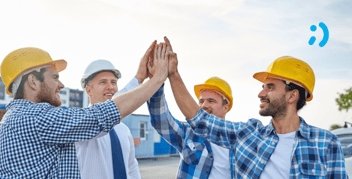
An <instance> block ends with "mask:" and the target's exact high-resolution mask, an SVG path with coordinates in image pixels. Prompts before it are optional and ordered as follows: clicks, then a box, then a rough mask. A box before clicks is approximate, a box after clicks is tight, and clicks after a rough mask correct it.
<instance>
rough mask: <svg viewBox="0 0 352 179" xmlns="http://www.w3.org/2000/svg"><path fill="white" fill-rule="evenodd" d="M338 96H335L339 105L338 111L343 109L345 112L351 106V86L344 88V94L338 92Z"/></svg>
mask: <svg viewBox="0 0 352 179" xmlns="http://www.w3.org/2000/svg"><path fill="white" fill-rule="evenodd" d="M339 95H340V98H336V102H337V104H338V105H339V111H341V110H343V109H345V110H346V112H347V111H348V109H349V108H351V107H352V88H350V89H348V90H346V93H345V94H343V93H342V94H339Z"/></svg>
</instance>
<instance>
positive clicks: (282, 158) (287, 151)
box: [260, 132, 296, 179]
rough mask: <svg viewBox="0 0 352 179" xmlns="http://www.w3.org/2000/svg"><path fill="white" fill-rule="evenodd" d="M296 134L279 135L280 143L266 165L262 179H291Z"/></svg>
mask: <svg viewBox="0 0 352 179" xmlns="http://www.w3.org/2000/svg"><path fill="white" fill-rule="evenodd" d="M295 134H296V132H291V133H288V134H277V135H278V136H279V142H278V143H277V145H276V148H275V150H274V153H273V154H272V155H271V157H270V159H269V161H268V163H267V164H266V165H265V167H264V170H263V172H262V174H261V175H260V179H272V178H278V179H279V178H284V179H289V178H290V170H291V152H292V149H293V143H294V139H295Z"/></svg>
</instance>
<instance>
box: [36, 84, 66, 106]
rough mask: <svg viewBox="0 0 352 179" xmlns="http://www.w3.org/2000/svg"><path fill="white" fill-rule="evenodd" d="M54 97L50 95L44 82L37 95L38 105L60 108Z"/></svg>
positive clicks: (59, 103)
mask: <svg viewBox="0 0 352 179" xmlns="http://www.w3.org/2000/svg"><path fill="white" fill-rule="evenodd" d="M55 97H56V95H55V93H54V94H51V93H50V88H48V86H47V85H46V83H45V82H43V83H42V84H41V88H40V92H39V94H38V96H37V97H36V98H37V101H38V102H39V103H49V104H51V105H53V106H55V107H60V106H61V100H58V99H57V98H55Z"/></svg>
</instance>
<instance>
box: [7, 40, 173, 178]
mask: <svg viewBox="0 0 352 179" xmlns="http://www.w3.org/2000/svg"><path fill="white" fill-rule="evenodd" d="M154 46H155V50H154V66H156V73H157V74H156V75H155V79H154V78H153V79H151V80H148V81H147V82H146V83H144V84H142V85H141V86H140V87H139V88H136V89H135V90H133V91H131V92H128V93H125V94H122V95H119V96H117V97H115V98H113V99H112V100H107V101H106V102H104V103H97V104H94V105H92V106H91V107H89V108H84V109H77V108H69V109H63V108H58V106H60V105H61V101H60V97H59V91H60V89H62V88H63V87H64V85H63V84H62V83H61V82H60V81H59V73H58V72H60V71H62V70H64V69H65V68H66V65H67V63H66V61H64V60H56V61H53V60H52V59H51V57H50V55H49V54H48V53H47V52H45V51H43V50H41V49H38V48H21V49H17V50H15V51H13V52H11V53H10V54H9V55H7V56H6V57H5V59H4V60H3V62H2V64H1V77H2V79H3V82H4V84H5V87H6V92H7V93H8V94H13V95H14V96H15V97H14V100H13V101H11V102H10V103H9V104H8V105H7V112H6V115H5V116H4V120H5V123H4V124H3V125H1V126H0V178H80V172H79V169H78V161H77V156H76V150H75V145H74V143H75V142H78V141H84V140H88V139H91V138H94V137H95V136H97V135H98V134H99V133H100V132H109V131H110V130H111V129H112V128H113V126H114V125H116V124H118V123H119V122H120V120H121V119H123V118H124V117H125V116H127V115H129V114H130V113H131V112H133V111H134V110H135V109H137V108H138V107H139V106H141V105H142V104H143V103H144V102H145V101H147V100H148V99H149V98H150V97H151V96H152V95H153V94H154V93H155V92H156V91H157V89H158V88H159V86H161V85H162V84H163V82H164V81H165V79H166V78H167V74H168V71H167V70H168V68H167V66H168V53H166V52H167V50H166V47H165V45H155V42H153V44H152V45H151V46H150V47H149V48H148V50H147V52H146V53H145V55H144V56H143V58H142V59H141V63H142V64H143V66H144V65H145V66H146V63H147V61H148V60H147V59H148V58H149V56H150V55H151V52H152V49H153V47H154Z"/></svg>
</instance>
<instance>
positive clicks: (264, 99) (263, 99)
mask: <svg viewBox="0 0 352 179" xmlns="http://www.w3.org/2000/svg"><path fill="white" fill-rule="evenodd" d="M260 101H265V102H267V103H270V100H269V99H268V98H265V97H260Z"/></svg>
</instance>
